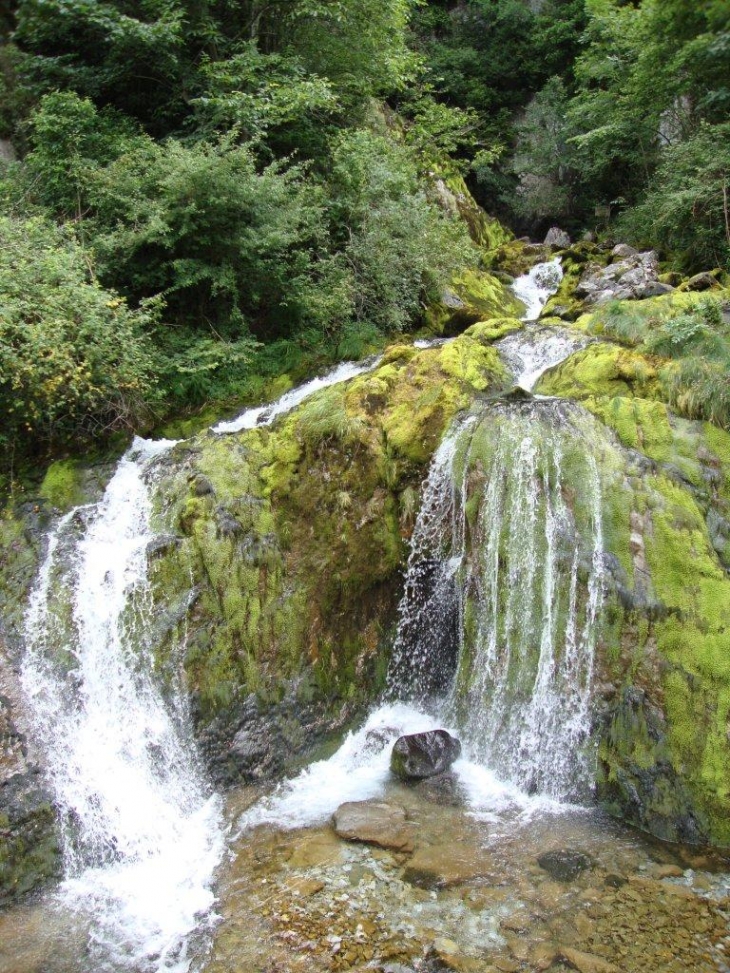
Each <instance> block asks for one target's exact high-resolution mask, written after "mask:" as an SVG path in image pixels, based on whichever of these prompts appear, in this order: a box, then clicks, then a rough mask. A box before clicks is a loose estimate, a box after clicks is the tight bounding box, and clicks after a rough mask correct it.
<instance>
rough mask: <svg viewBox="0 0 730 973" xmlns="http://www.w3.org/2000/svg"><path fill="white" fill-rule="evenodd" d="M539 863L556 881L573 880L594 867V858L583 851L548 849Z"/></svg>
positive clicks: (541, 856)
mask: <svg viewBox="0 0 730 973" xmlns="http://www.w3.org/2000/svg"><path fill="white" fill-rule="evenodd" d="M537 864H538V865H539V866H540V868H542V869H543V870H544V871H546V872H547V873H548V875H550V877H551V878H554V879H555V881H556V882H572V881H573V879H575V878H577V877H578V876H579V875H580V873H581V872H584V871H585V870H586V869H588V868H593V867H594V862H593V859H592V858H591V857H590V855H586V854H585V853H584V852H582V851H569V850H567V849H560V850H559V851H546V852H545V853H544V854H543V855H540V856H539V857H538V859H537Z"/></svg>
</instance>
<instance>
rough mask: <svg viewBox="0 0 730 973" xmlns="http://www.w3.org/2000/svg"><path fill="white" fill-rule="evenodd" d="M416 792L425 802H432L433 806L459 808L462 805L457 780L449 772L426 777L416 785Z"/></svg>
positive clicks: (462, 799)
mask: <svg viewBox="0 0 730 973" xmlns="http://www.w3.org/2000/svg"><path fill="white" fill-rule="evenodd" d="M416 790H417V791H418V793H419V794H420V795H421V796H422V797H424V798H425V799H426V800H427V801H433V803H434V804H441V805H442V806H443V805H450V806H451V807H461V805H462V804H463V803H464V798H463V796H462V794H461V791H460V788H459V778H458V777H457V776H456V774H454V773H451V772H450V771H448V772H446V773H444V774H437V775H436V776H435V777H427V778H426V779H425V780H422V781H421V782H420V783H419V784H417V785H416Z"/></svg>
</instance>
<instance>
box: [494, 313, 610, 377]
mask: <svg viewBox="0 0 730 973" xmlns="http://www.w3.org/2000/svg"><path fill="white" fill-rule="evenodd" d="M590 340H591V339H590V338H588V337H586V336H585V335H581V334H575V333H574V332H573V333H571V332H569V331H567V330H565V329H562V328H545V327H539V325H530V324H528V325H526V327H525V328H523V329H522V331H515V332H514V333H513V334H509V335H507V337H506V338H502V340H501V341H499V342H498V343H497V345H496V347H497V349H498V351H499V354H500V355H501V357H502V358H503V359H504V361H505V363H506V364H507V366H508V367H509V369H510V370H511V371H512V373H513V374H514V377H515V385H516V386H517V388H521V389H524V390H525V391H526V392H532V391H533V389H534V388H535V386H536V385H537V383H538V381H539V379H540V378H541V376H542V375H544V374H545V372H546V371H548V369H550V368H554V367H555V366H556V365H559V364H560V363H561V362H562V361H565V359H566V358H567V357H568V356H569V355H572V354H574V353H575V352H576V351H580V349H581V348H585V346H586V345H587V344H588V343H589V342H590Z"/></svg>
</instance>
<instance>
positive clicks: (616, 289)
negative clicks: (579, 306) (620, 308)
mask: <svg viewBox="0 0 730 973" xmlns="http://www.w3.org/2000/svg"><path fill="white" fill-rule="evenodd" d="M612 256H613V262H612V263H611V264H609V265H608V267H603V268H601V267H597V266H595V265H594V266H590V265H589V267H588V268H587V270H586V272H585V273H584V274H583V276H582V277H581V279H580V281H579V282H578V284H577V286H576V288H575V294H576V296H577V297H580V298H583V299H584V300H585V302H586V304H588V305H594V304H596V305H597V304H605V303H607V302H608V301H621V300H627V301H630V300H643V299H645V298H648V297H659V296H661V295H662V294H669V293H671V291H672V290H673V289H674V288H673V287H672V286H671V285H670V284H663V283H662V282H661V281H660V280H659V262H658V258H657V255H656V253H655V251H654V250H649V251H648V252H646V253H638V252H637V251H636V250H634V249H633V248H632V247H629V246H627V245H626V244H619V245H618V246H617V247H615V248H614V250H613V253H612Z"/></svg>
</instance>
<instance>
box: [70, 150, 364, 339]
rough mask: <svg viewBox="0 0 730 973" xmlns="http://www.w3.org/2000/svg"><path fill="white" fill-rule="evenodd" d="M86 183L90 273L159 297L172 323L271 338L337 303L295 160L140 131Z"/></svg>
mask: <svg viewBox="0 0 730 973" xmlns="http://www.w3.org/2000/svg"><path fill="white" fill-rule="evenodd" d="M89 192H90V199H91V203H92V206H93V209H94V216H93V219H91V220H90V227H91V233H92V235H93V240H94V248H95V251H96V253H97V255H98V260H99V268H100V273H101V274H103V275H104V278H105V280H108V281H110V282H112V283H113V284H114V285H116V286H119V287H120V288H123V289H124V290H126V291H127V292H128V293H129V294H131V295H133V296H134V297H136V298H137V299H139V298H141V297H145V296H151V295H155V294H161V295H163V296H164V298H165V301H166V302H167V306H168V311H169V314H170V316H171V317H172V319H173V321H177V322H178V323H182V322H191V321H194V322H196V325H197V328H198V329H199V330H200V331H203V332H209V331H210V330H211V329H212V330H213V333H214V334H217V335H219V336H220V337H223V338H224V339H226V340H232V339H237V338H240V337H243V336H245V335H246V334H247V333H248V332H249V331H250V332H252V333H253V334H255V335H257V336H261V337H263V338H269V339H270V338H272V337H274V336H276V335H287V334H291V333H292V332H293V331H295V330H296V329H297V328H301V327H303V326H306V325H312V326H320V327H323V328H326V327H327V326H328V325H329V323H330V321H331V320H332V318H333V317H334V316H335V315H336V314H338V313H339V314H342V313H346V310H347V304H346V293H344V291H343V288H342V286H341V285H340V282H339V276H338V268H337V266H336V265H335V264H333V262H332V261H329V260H328V259H327V254H326V251H325V250H324V249H323V248H324V244H325V228H324V218H323V199H322V194H321V193H320V192H319V191H318V190H317V189H316V187H314V186H313V185H312V184H311V182H309V181H307V180H306V179H305V177H304V172H303V170H302V169H301V168H300V167H289V168H286V167H285V166H284V165H283V164H282V163H272V164H271V165H269V166H268V167H266V168H265V169H264V170H263V171H262V172H259V171H257V168H256V163H255V159H254V157H253V154H252V153H251V151H250V150H249V149H248V148H247V147H246V146H241V145H235V144H233V143H232V142H231V141H230V140H227V139H224V140H220V141H218V142H215V143H206V142H200V143H196V144H194V145H184V144H183V143H181V142H178V141H169V142H167V143H164V144H162V143H157V142H154V141H153V140H152V139H149V138H145V139H143V140H140V141H139V143H138V145H137V146H135V148H134V149H133V150H132V151H129V152H127V153H126V154H125V155H123V156H121V157H120V158H119V159H118V160H116V161H115V162H113V163H112V164H111V165H109V166H107V167H105V168H104V169H103V170H99V171H98V172H96V173H95V174H94V178H93V180H92V184H91V186H90V191H89Z"/></svg>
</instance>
